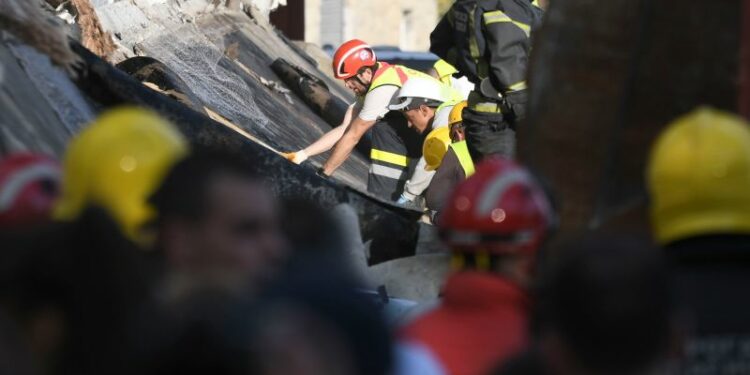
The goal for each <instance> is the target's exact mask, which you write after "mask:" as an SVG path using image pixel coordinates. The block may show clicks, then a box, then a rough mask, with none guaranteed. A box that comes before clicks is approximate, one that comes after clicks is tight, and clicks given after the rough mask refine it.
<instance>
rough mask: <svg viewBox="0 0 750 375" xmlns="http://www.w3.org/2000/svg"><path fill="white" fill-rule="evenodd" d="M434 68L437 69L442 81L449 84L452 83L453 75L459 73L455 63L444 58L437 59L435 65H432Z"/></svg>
mask: <svg viewBox="0 0 750 375" xmlns="http://www.w3.org/2000/svg"><path fill="white" fill-rule="evenodd" d="M432 69H435V72H436V73H437V76H438V79H439V80H440V82H443V83H445V84H446V85H448V86H450V84H451V76H453V74H454V73H458V70H456V68H455V67H454V66H453V65H451V64H449V63H448V62H447V61H445V60H443V59H440V60H438V61H436V62H435V65H433V66H432Z"/></svg>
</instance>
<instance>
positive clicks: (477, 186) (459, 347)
mask: <svg viewBox="0 0 750 375" xmlns="http://www.w3.org/2000/svg"><path fill="white" fill-rule="evenodd" d="M553 217H554V216H553V214H552V208H551V205H550V203H549V201H548V199H547V197H546V195H545V193H544V191H543V190H542V188H541V187H540V186H539V185H538V184H537V183H536V182H535V180H534V178H533V177H532V176H531V175H530V173H529V172H528V171H526V170H525V169H524V168H521V167H519V166H518V165H517V164H515V163H514V162H512V161H509V160H505V159H489V160H488V161H486V162H485V163H484V164H482V165H480V166H479V167H478V168H477V170H476V173H475V174H474V175H473V176H471V177H470V178H469V179H467V180H466V181H464V182H462V183H461V184H460V185H458V187H457V188H456V190H455V191H454V192H453V195H452V196H451V198H450V200H449V201H448V204H447V205H446V207H445V208H444V211H443V212H442V214H441V216H440V217H439V218H438V227H439V230H440V235H441V238H442V239H443V240H444V241H445V242H446V244H447V245H449V246H450V248H451V251H452V253H453V260H452V266H453V268H454V269H455V272H454V273H453V274H452V275H451V276H450V277H449V278H448V280H447V282H446V284H445V286H444V288H443V299H442V302H441V305H440V306H439V307H438V308H436V309H435V310H433V311H431V312H428V313H426V314H425V315H423V316H421V317H419V318H417V319H416V320H415V321H414V322H412V323H411V324H409V325H408V326H406V327H405V328H404V329H403V330H402V332H401V339H402V344H403V345H402V352H403V353H405V354H406V355H405V357H406V358H409V356H411V358H419V359H416V360H414V361H419V362H420V363H425V362H430V360H428V361H425V358H426V357H427V358H431V360H432V363H433V364H437V365H439V366H440V367H442V369H443V370H444V372H445V373H446V374H453V375H479V374H486V373H488V371H489V370H491V369H492V368H493V367H494V366H496V365H497V364H498V363H500V362H502V361H503V360H505V359H508V358H509V357H510V356H511V355H513V354H515V353H517V352H518V351H519V350H522V349H524V344H525V343H526V339H527V334H526V329H527V327H526V324H527V321H528V314H529V297H528V291H527V288H528V285H529V281H530V278H531V274H532V269H533V265H534V261H535V258H536V252H537V249H538V248H539V247H540V245H541V243H542V241H543V240H544V238H545V236H546V234H547V232H548V229H549V227H550V225H551V223H552V220H553ZM412 353H413V354H412Z"/></svg>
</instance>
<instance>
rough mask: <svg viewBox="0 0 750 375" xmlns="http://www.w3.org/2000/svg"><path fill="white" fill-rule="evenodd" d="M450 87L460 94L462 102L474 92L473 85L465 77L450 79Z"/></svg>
mask: <svg viewBox="0 0 750 375" xmlns="http://www.w3.org/2000/svg"><path fill="white" fill-rule="evenodd" d="M451 87H453V88H454V89H455V90H456V91H458V92H460V93H461V97H462V98H464V100H466V99H468V98H469V93H470V92H472V91H474V84H473V83H471V81H469V79H468V78H466V77H465V76H461V78H456V77H451Z"/></svg>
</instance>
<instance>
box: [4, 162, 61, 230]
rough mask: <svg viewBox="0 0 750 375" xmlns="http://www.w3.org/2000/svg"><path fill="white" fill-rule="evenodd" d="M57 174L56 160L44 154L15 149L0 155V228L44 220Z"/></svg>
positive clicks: (51, 203)
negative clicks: (0, 156) (12, 151)
mask: <svg viewBox="0 0 750 375" xmlns="http://www.w3.org/2000/svg"><path fill="white" fill-rule="evenodd" d="M61 178H62V169H61V167H60V163H58V162H57V160H55V159H54V158H52V157H49V156H46V155H44V154H39V153H31V152H18V153H13V154H9V155H6V156H5V157H3V158H2V159H0V229H2V230H13V229H15V230H23V229H24V228H29V227H33V226H35V225H39V224H44V223H47V222H48V221H49V220H50V219H51V216H52V209H53V207H54V203H55V200H56V199H57V198H58V196H59V194H60V183H61V181H60V180H61Z"/></svg>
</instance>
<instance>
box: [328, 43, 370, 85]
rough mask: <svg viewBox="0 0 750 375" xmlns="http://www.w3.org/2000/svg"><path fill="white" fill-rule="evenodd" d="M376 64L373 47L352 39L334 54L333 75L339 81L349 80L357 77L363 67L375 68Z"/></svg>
mask: <svg viewBox="0 0 750 375" xmlns="http://www.w3.org/2000/svg"><path fill="white" fill-rule="evenodd" d="M376 63H377V59H376V58H375V51H373V50H372V47H370V45H369V44H367V43H365V42H363V41H361V40H359V39H352V40H350V41H348V42H346V43H344V44H342V45H341V47H339V49H337V50H336V53H334V54H333V75H334V77H336V78H338V79H347V78H350V77H354V76H355V75H357V72H358V71H359V69H360V68H362V67H363V66H373V65H375V64H376Z"/></svg>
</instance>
